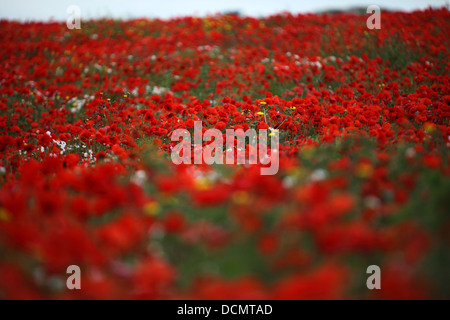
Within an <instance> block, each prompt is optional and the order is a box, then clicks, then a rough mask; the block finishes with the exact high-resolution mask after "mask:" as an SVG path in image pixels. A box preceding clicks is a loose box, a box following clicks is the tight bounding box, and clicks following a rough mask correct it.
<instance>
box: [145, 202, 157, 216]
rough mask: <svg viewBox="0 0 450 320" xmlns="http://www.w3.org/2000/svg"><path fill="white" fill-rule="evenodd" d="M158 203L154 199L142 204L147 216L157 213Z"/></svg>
mask: <svg viewBox="0 0 450 320" xmlns="http://www.w3.org/2000/svg"><path fill="white" fill-rule="evenodd" d="M159 209H160V208H159V204H158V202H156V201H151V202H147V203H146V204H145V205H144V213H145V214H146V215H148V216H156V215H157V214H158V213H159V211H160V210H159Z"/></svg>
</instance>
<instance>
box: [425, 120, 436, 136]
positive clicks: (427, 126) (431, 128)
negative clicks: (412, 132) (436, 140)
mask: <svg viewBox="0 0 450 320" xmlns="http://www.w3.org/2000/svg"><path fill="white" fill-rule="evenodd" d="M423 129H424V130H425V132H426V133H432V132H433V131H434V129H436V126H435V125H434V124H433V123H431V122H427V123H425V124H424V126H423Z"/></svg>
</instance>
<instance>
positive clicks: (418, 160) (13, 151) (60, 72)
mask: <svg viewBox="0 0 450 320" xmlns="http://www.w3.org/2000/svg"><path fill="white" fill-rule="evenodd" d="M382 18H383V21H382V29H381V30H368V29H367V27H366V19H367V17H366V16H359V15H355V14H323V15H295V16H294V15H290V14H280V15H275V16H271V17H267V18H261V19H255V18H249V17H237V16H233V15H225V16H211V17H207V18H192V17H186V18H178V19H172V20H158V19H156V20H130V21H115V20H101V21H89V22H83V25H82V29H80V30H76V29H74V30H68V29H67V28H66V26H65V24H63V23H18V22H12V21H0V27H1V30H2V34H1V35H0V38H1V42H0V56H1V58H0V59H1V62H2V63H1V67H0V123H1V126H0V134H1V136H0V150H1V160H0V161H1V162H0V299H15V298H51V299H77V298H93V299H106V298H135V299H173V298H189V299H211V298H213V299H214V298H237V299H265V298H273V299H304V298H318V299H333V298H370V299H372V298H375V299H376V298H382V299H383V298H384V299H390V298H413V299H421V298H442V297H445V298H450V292H449V286H448V284H449V283H450V278H449V276H450V274H449V272H448V270H449V267H450V264H449V261H450V256H449V252H450V250H449V245H450V238H449V231H450V219H449V216H448V213H449V210H450V204H449V197H450V193H449V192H450V180H449V179H448V178H449V174H450V164H449V157H448V155H449V147H450V124H449V116H450V76H449V70H450V63H449V61H450V59H449V58H450V13H449V11H448V10H447V9H439V10H427V11H423V12H414V13H398V12H397V13H383V15H382ZM194 121H202V123H203V128H204V130H206V129H209V128H216V129H218V130H220V131H222V132H225V129H227V128H233V129H244V130H246V129H249V128H255V129H267V128H277V130H279V134H280V142H281V145H280V152H279V153H280V171H279V172H278V174H277V175H274V176H262V175H261V174H260V170H259V169H260V168H259V165H222V166H208V165H179V166H176V165H174V164H173V163H172V162H171V160H170V150H171V148H172V147H173V146H174V144H175V143H174V142H172V141H171V139H170V136H171V133H172V132H173V131H174V130H175V129H178V128H185V129H188V130H191V131H192V130H193V129H192V127H193V124H194ZM247 151H248V150H247ZM69 265H78V266H80V268H81V271H82V280H81V283H82V290H68V289H67V288H66V279H67V274H66V268H67V267H68V266H69ZM369 265H379V266H380V267H381V270H382V289H381V290H372V291H371V290H368V289H367V287H366V279H367V277H368V275H367V274H366V269H367V267H368V266H369Z"/></svg>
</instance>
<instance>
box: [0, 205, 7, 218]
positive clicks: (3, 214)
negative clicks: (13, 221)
mask: <svg viewBox="0 0 450 320" xmlns="http://www.w3.org/2000/svg"><path fill="white" fill-rule="evenodd" d="M0 220H2V221H9V213H8V211H6V209H4V208H0Z"/></svg>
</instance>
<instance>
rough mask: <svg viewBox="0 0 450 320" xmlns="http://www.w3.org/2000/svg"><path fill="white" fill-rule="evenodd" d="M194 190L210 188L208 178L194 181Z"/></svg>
mask: <svg viewBox="0 0 450 320" xmlns="http://www.w3.org/2000/svg"><path fill="white" fill-rule="evenodd" d="M195 188H196V189H197V190H208V189H210V188H211V181H209V179H208V178H199V179H196V180H195Z"/></svg>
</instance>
